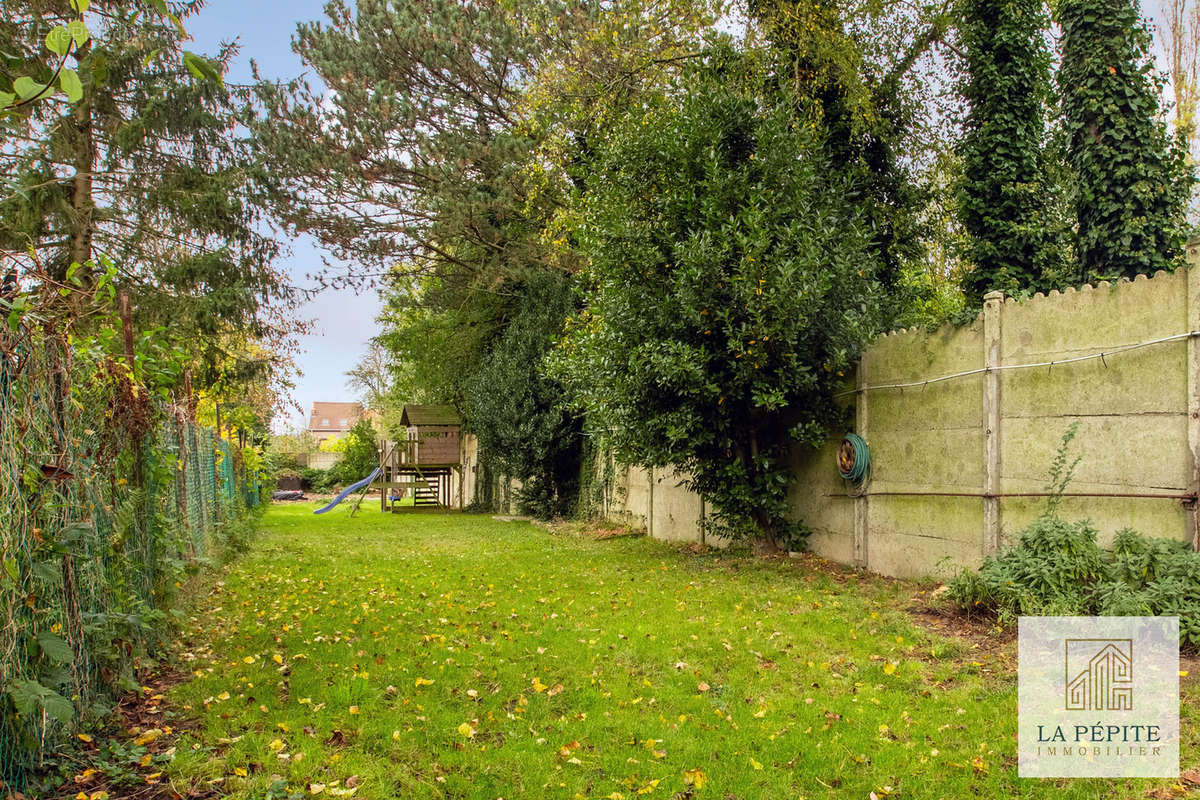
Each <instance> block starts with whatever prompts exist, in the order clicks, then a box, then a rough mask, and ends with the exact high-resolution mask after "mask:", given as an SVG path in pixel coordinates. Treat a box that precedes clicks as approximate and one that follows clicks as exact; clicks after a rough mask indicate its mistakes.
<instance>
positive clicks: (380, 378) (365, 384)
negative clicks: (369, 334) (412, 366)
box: [346, 339, 390, 409]
mask: <svg viewBox="0 0 1200 800" xmlns="http://www.w3.org/2000/svg"><path fill="white" fill-rule="evenodd" d="M389 372H390V369H389V366H388V353H387V350H385V349H384V347H383V345H382V344H380V342H379V340H377V339H372V340H371V341H370V342H368V343H367V352H366V354H365V355H363V357H362V359H361V360H360V361H359V362H358V363H357V364H355V365H354V367H353V368H352V369H349V370H347V371H346V385H347V386H348V387H349V388H350V389H352V390H354V391H355V392H357V393H358V396H359V397H360V398H361V399H362V401H363V403H364V404H365V405H366V406H367V408H374V409H378V408H380V407H381V406H382V405H383V403H384V400H385V398H387V396H388V392H389V389H390V381H389V378H388V374H389Z"/></svg>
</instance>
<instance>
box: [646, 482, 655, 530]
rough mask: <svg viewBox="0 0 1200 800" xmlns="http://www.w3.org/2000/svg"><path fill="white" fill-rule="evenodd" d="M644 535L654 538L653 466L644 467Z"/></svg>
mask: <svg viewBox="0 0 1200 800" xmlns="http://www.w3.org/2000/svg"><path fill="white" fill-rule="evenodd" d="M646 484H647V491H648V493H649V494H648V496H647V498H646V535H647V536H649V537H650V538H651V539H653V538H654V467H646Z"/></svg>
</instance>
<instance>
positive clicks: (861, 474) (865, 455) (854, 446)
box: [837, 433, 871, 485]
mask: <svg viewBox="0 0 1200 800" xmlns="http://www.w3.org/2000/svg"><path fill="white" fill-rule="evenodd" d="M837 462H838V472H839V473H840V474H841V476H842V480H847V481H850V482H851V483H854V484H856V485H861V484H862V483H863V482H864V481H865V480H866V479H867V476H868V475H869V474H870V471H871V448H870V447H869V446H868V445H867V440H866V439H864V438H862V437H861V436H859V435H858V434H857V433H847V434H846V435H845V436H843V437H842V443H841V444H840V445H839V446H838V454H837Z"/></svg>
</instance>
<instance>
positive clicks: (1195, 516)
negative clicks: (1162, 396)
mask: <svg viewBox="0 0 1200 800" xmlns="http://www.w3.org/2000/svg"><path fill="white" fill-rule="evenodd" d="M1187 260H1188V274H1187V321H1186V322H1187V330H1188V331H1190V332H1195V331H1200V239H1192V240H1191V241H1190V242H1188V246H1187ZM1187 390H1188V400H1187V414H1188V421H1187V426H1188V451H1189V453H1190V454H1191V462H1192V468H1191V475H1192V491H1193V492H1197V491H1200V341H1197V340H1196V337H1194V336H1189V337H1188V340H1187ZM1188 527H1189V530H1188V538H1189V539H1190V540H1191V543H1192V549H1193V550H1200V502H1197V503H1193V504H1192V513H1191V514H1189V515H1188Z"/></svg>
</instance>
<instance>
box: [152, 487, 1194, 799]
mask: <svg viewBox="0 0 1200 800" xmlns="http://www.w3.org/2000/svg"><path fill="white" fill-rule="evenodd" d="M312 508H313V506H302V505H301V506H287V507H276V508H273V509H272V510H271V511H270V512H269V513H268V515H267V517H266V518H265V522H264V525H265V528H266V531H265V534H264V537H263V538H262V539H261V540H259V541H258V543H257V544H256V545H255V547H254V548H253V550H252V551H251V552H250V553H249V554H248V555H246V556H245V557H244V558H242V559H241V560H240V561H238V562H237V563H235V564H234V565H232V566H230V567H229V568H227V570H226V571H225V572H224V573H223V574H221V575H219V576H217V577H216V578H215V579H210V580H209V581H208V582H206V583H205V584H203V585H202V586H201V587H199V589H200V590H199V592H198V595H199V596H198V599H197V600H196V603H195V605H194V607H193V608H194V610H193V612H192V613H193V615H194V616H192V618H191V622H190V626H189V631H188V632H187V635H186V637H185V641H184V649H185V650H186V652H185V653H184V654H183V656H182V657H183V659H184V662H183V663H182V664H181V666H182V667H185V668H187V669H189V670H190V671H192V672H193V673H194V676H195V677H194V678H193V679H192V680H191V681H190V682H187V683H184V684H182V685H180V686H178V687H176V688H175V689H174V690H173V691H172V693H171V695H170V699H171V700H172V702H173V704H174V705H175V706H176V708H180V709H183V710H184V711H185V713H188V714H192V715H194V716H195V717H197V718H198V719H199V725H198V727H196V728H195V729H193V730H191V731H189V732H188V733H186V734H185V735H184V736H183V737H182V738H181V739H180V741H179V742H178V745H177V747H178V749H177V753H178V755H177V757H176V759H175V761H174V763H173V765H172V767H171V771H170V777H171V779H172V782H173V783H174V785H175V786H176V787H179V786H181V785H183V784H188V783H191V784H194V785H196V786H198V787H202V788H203V787H206V785H207V783H208V781H210V780H213V779H217V780H218V781H220V783H218V784H216V786H217V787H219V789H220V791H222V792H224V793H227V794H229V795H231V796H233V797H247V798H250V797H253V798H263V797H267V796H268V794H267V792H268V788H269V787H270V786H271V785H272V784H273V783H276V781H277V780H279V779H283V781H284V782H285V783H286V785H287V787H288V791H289V792H299V793H303V794H305V795H306V796H307V795H309V793H310V792H311V791H312V790H314V789H318V787H319V786H323V787H324V789H323V790H321V791H322V792H323V794H324V795H326V796H330V795H333V796H338V795H339V794H340V793H344V792H346V791H347V781H348V780H349V779H351V778H352V776H354V777H356V780H351V781H350V783H351V784H352V787H351V788H352V791H353V792H354V796H356V797H359V798H393V797H402V798H420V797H464V798H465V797H470V798H497V797H504V798H510V799H511V798H515V797H567V798H570V797H588V798H605V797H609V798H615V797H623V798H629V799H630V800H632V799H633V798H636V797H639V796H644V797H650V798H654V797H663V798H670V797H687V796H695V797H698V798H703V797H712V798H727V797H734V798H760V797H761V798H780V797H792V798H794V797H807V798H833V797H838V798H840V797H849V798H863V800H866V798H867V797H868V795H869V793H870V792H872V791H875V792H877V793H878V794H879V795H883V794H884V793H885V792H889V791H890V792H893V793H895V795H896V796H900V797H904V798H934V797H939V798H940V797H944V798H962V797H968V796H979V797H997V798H1000V797H1015V796H1021V797H1079V798H1092V797H1099V796H1104V797H1110V796H1111V797H1142V796H1144V795H1145V793H1146V792H1147V791H1148V790H1151V789H1153V788H1155V787H1166V786H1169V784H1168V783H1167V782H1162V781H1159V782H1154V781H1145V780H1137V781H1134V780H1130V781H1100V780H1095V781H1029V780H1025V781H1022V780H1019V779H1018V778H1017V777H1016V767H1015V759H1014V755H1015V751H1016V739H1015V735H1016V686H1015V673H1014V670H1013V666H1012V664H1011V662H1010V661H1009V660H1008V659H1006V658H1001V659H994V658H993V659H987V660H982V659H980V660H976V659H977V658H980V657H978V656H976V655H974V654H973V652H972V650H971V646H970V645H969V643H965V642H963V641H960V640H948V639H943V638H939V637H935V636H931V635H930V634H928V633H926V632H925V631H924V630H922V629H920V628H917V627H914V625H913V624H912V623H911V622H910V620H909V618H908V616H907V614H906V612H905V611H904V610H903V609H904V607H905V606H906V605H908V603H909V598H910V597H911V596H912V595H913V593H914V592H915V591H916V588H915V587H914V585H913V584H905V583H900V582H888V581H883V580H880V579H876V578H872V577H861V578H860V577H856V576H853V575H850V576H848V577H838V576H834V575H830V574H827V573H825V572H822V571H819V570H815V569H812V568H805V567H803V566H801V565H799V564H797V563H795V562H790V561H786V560H782V561H780V560H768V561H764V560H755V559H751V558H743V557H733V556H728V555H725V556H723V555H721V554H719V553H718V554H707V555H696V554H692V553H687V552H684V551H681V550H675V549H671V548H669V547H667V546H665V545H663V544H661V543H657V542H653V541H648V540H646V539H643V538H618V539H610V540H603V541H598V540H595V539H589V538H586V537H582V536H574V535H568V534H558V535H555V534H551V533H548V532H546V531H544V530H542V529H539V528H536V527H534V526H531V525H529V524H526V523H521V522H499V521H495V520H492V519H491V518H490V517H486V516H472V515H462V514H403V515H385V514H380V513H378V512H377V511H374V510H373V509H364V511H363V512H362V513H360V514H359V515H358V516H357V517H356V518H355V519H349V518H348V517H347V516H346V515H345V514H344V513H340V511H335V512H333V513H330V514H327V515H324V516H320V517H314V516H313V515H312V514H311V513H310V512H311V510H312ZM1002 652H1008V653H1011V646H1010V647H1009V648H1008V649H1007V651H1002ZM428 681H431V683H428ZM1195 741H1196V725H1195V718H1194V714H1192V713H1191V712H1190V711H1187V712H1185V720H1184V747H1183V752H1184V759H1185V766H1188V765H1189V763H1188V760H1189V759H1192V758H1194V755H1193V754H1194V746H1195ZM285 755H286V756H287V758H285V757H284V756H285ZM701 773H702V777H700V774H701ZM689 780H691V781H692V783H689ZM697 780H699V781H700V782H701V783H702V784H703V785H702V787H701V788H698V789H697V788H696V785H695V782H696V781H697ZM280 786H281V784H277V783H276V788H277V790H278V789H279V787H280ZM885 787H890V788H885ZM680 793H682V794H680Z"/></svg>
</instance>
